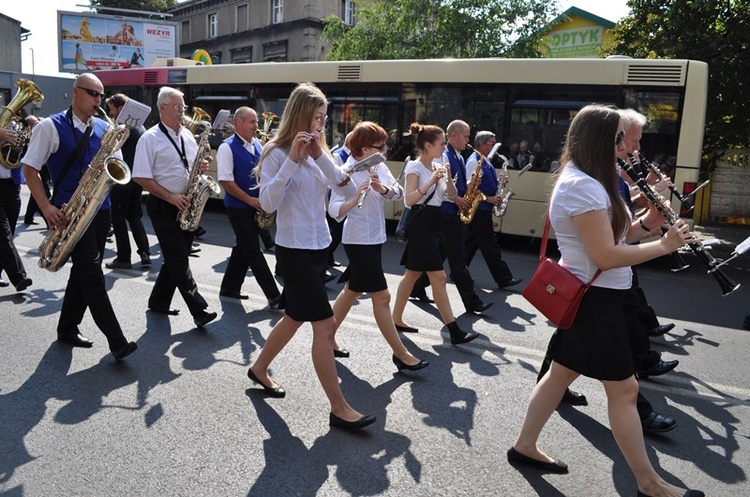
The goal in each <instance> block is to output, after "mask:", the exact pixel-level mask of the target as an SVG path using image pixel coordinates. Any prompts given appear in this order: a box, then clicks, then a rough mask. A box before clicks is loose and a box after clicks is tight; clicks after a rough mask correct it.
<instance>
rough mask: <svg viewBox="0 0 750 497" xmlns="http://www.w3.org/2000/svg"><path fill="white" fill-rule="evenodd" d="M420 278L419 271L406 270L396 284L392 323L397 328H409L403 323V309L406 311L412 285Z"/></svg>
mask: <svg viewBox="0 0 750 497" xmlns="http://www.w3.org/2000/svg"><path fill="white" fill-rule="evenodd" d="M420 276H422V272H421V271H412V270H410V269H407V270H406V271H405V272H404V277H403V278H401V282H400V283H399V284H398V290H397V291H396V302H394V303H393V322H394V323H395V324H397V325H399V326H406V327H408V326H409V325H408V324H406V323H404V309H406V302H407V301H408V300H409V295H411V290H412V288H414V283H416V282H417V280H418V279H419V277H420Z"/></svg>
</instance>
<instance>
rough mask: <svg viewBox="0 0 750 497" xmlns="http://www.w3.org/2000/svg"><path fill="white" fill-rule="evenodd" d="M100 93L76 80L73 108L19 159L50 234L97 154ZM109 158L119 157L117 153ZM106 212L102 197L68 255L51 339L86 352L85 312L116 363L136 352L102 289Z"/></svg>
mask: <svg viewBox="0 0 750 497" xmlns="http://www.w3.org/2000/svg"><path fill="white" fill-rule="evenodd" d="M103 91H104V86H102V83H101V81H99V78H97V77H96V76H94V75H93V74H81V75H79V76H78V78H76V80H75V82H74V83H73V89H72V93H73V103H72V105H71V106H70V107H69V108H68V110H67V111H62V112H58V113H57V114H54V115H52V116H50V117H49V118H48V119H44V120H42V121H41V122H40V123H39V124H37V125H36V127H35V128H34V132H33V133H32V135H31V141H30V142H29V148H28V150H27V152H26V155H25V156H24V157H23V159H22V162H23V164H24V175H25V176H26V183H27V185H28V186H29V190H30V191H31V194H32V195H33V196H34V199H35V200H36V202H37V204H39V208H40V209H41V210H42V214H43V215H44V219H45V220H46V221H47V224H48V226H49V227H50V228H55V227H63V226H65V225H66V224H67V223H68V219H66V217H65V215H64V214H63V213H62V211H61V210H60V209H61V208H62V205H63V204H65V203H67V202H68V201H69V200H70V199H71V197H72V196H73V193H74V192H75V190H76V188H77V187H78V183H79V181H80V180H81V177H82V176H83V174H84V172H85V171H86V169H87V168H88V165H89V164H90V163H91V160H92V159H93V158H94V156H95V155H96V153H97V152H98V151H99V149H100V148H101V142H102V136H103V135H104V133H105V131H106V130H107V127H108V125H107V123H106V122H104V121H102V120H101V119H96V118H94V116H95V115H96V113H97V110H98V109H99V106H100V105H101V102H102V97H103V96H104V94H103ZM114 155H116V156H119V157H122V155H121V154H120V153H119V151H118V152H117V153H116V154H114ZM45 164H47V168H48V169H49V173H50V177H51V178H52V181H53V183H54V185H55V186H54V190H53V195H52V199H47V196H46V195H45V192H44V186H43V185H42V178H41V176H40V174H39V171H40V170H41V169H42V166H44V165H45ZM109 208H110V201H109V197H107V198H106V199H105V200H104V202H103V203H102V205H101V206H100V208H99V211H98V212H97V214H96V216H95V217H94V219H93V221H92V222H91V224H90V225H89V227H88V229H86V231H85V233H84V234H83V235H82V236H81V239H80V241H79V242H78V243H77V244H76V246H75V248H74V249H73V251H72V253H71V260H72V261H73V265H72V267H71V268H70V278H69V279H68V285H67V287H66V288H65V296H64V297H63V303H62V309H61V310H60V319H59V321H58V324H57V339H58V341H60V342H63V343H66V344H68V345H71V346H73V347H85V348H88V347H91V346H92V345H93V343H92V341H91V340H89V339H88V338H86V336H84V335H83V334H82V333H81V331H80V330H79V328H78V326H79V325H80V324H81V321H82V320H83V315H84V313H85V312H86V309H87V308H88V309H89V311H90V312H91V317H93V318H94V322H95V323H96V325H97V327H99V329H100V330H101V331H102V333H104V335H105V336H106V337H107V341H108V342H109V349H110V351H111V352H112V355H113V356H114V357H115V359H117V360H121V359H123V358H124V357H125V356H127V355H129V354H131V353H132V352H134V351H135V350H136V349H137V348H138V346H137V344H136V343H135V342H129V341H128V340H127V339H126V338H125V336H124V335H123V333H122V328H121V327H120V323H119V322H118V321H117V317H116V316H115V312H114V310H113V309H112V303H111V302H110V300H109V297H108V296H107V289H106V287H105V286H104V273H103V272H102V255H103V254H104V246H105V244H106V238H107V231H109V224H110V217H109Z"/></svg>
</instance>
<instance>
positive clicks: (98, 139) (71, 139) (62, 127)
mask: <svg viewBox="0 0 750 497" xmlns="http://www.w3.org/2000/svg"><path fill="white" fill-rule="evenodd" d="M50 119H51V120H52V122H53V123H54V125H55V128H56V129H57V134H58V136H59V137H60V145H59V146H58V147H57V152H55V153H54V154H52V155H50V157H49V159H48V160H47V168H48V169H49V175H50V178H52V182H53V184H57V177H58V176H59V175H60V173H61V172H62V168H63V166H65V163H66V162H68V158H70V156H71V155H72V154H73V152H75V149H76V144H77V143H78V142H80V141H81V140H82V139H83V133H82V132H81V131H78V130H77V129H74V128H73V124H72V123H71V122H70V119H68V117H67V116H66V114H65V112H64V111H63V112H58V113H57V114H54V115H52V116H50ZM106 130H107V123H105V122H104V121H102V120H101V119H94V129H93V130H92V131H91V137H90V138H89V142H88V144H87V145H86V146H85V147H84V148H83V150H82V151H81V154H80V156H79V157H78V159H77V160H76V161H75V162H73V165H72V166H70V169H68V172H67V173H66V174H65V177H64V178H62V180H60V182H59V184H58V187H57V189H56V190H55V192H54V198H53V201H54V204H55V205H57V206H60V205H62V204H65V203H67V202H69V201H70V198H71V197H72V196H73V193H74V192H75V190H76V188H78V183H79V182H80V180H81V177H82V176H83V173H84V172H85V171H86V169H87V168H88V165H89V164H90V163H91V160H92V159H93V158H94V156H95V155H96V152H98V151H99V148H100V147H101V143H102V136H103V135H104V132H105V131H106ZM74 133H75V134H74ZM109 207H110V202H109V195H107V197H106V198H105V199H104V202H102V205H101V207H100V208H99V210H102V211H106V210H108V209H109Z"/></svg>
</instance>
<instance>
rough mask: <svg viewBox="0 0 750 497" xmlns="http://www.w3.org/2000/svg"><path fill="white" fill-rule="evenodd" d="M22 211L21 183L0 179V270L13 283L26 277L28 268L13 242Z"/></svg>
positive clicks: (9, 179)
mask: <svg viewBox="0 0 750 497" xmlns="http://www.w3.org/2000/svg"><path fill="white" fill-rule="evenodd" d="M0 167H2V166H0ZM20 212H21V185H16V184H15V183H14V182H13V180H12V179H11V178H7V179H0V270H1V271H5V274H7V275H8V279H9V280H10V282H11V283H13V285H17V284H18V283H20V282H21V281H22V280H24V279H25V278H26V268H24V266H23V261H22V260H21V256H19V255H18V250H16V244H15V243H14V242H13V236H14V235H15V232H16V222H18V214H19V213H20Z"/></svg>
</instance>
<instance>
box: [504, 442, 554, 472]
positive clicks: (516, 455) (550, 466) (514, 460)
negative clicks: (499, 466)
mask: <svg viewBox="0 0 750 497" xmlns="http://www.w3.org/2000/svg"><path fill="white" fill-rule="evenodd" d="M508 462H509V463H511V464H518V465H519V466H527V467H529V468H535V469H541V470H542V471H547V472H548V473H560V474H564V473H567V472H568V465H567V464H565V463H564V462H562V461H559V460H554V461H552V462H544V461H538V460H536V459H532V458H530V457H528V456H525V455H523V454H521V453H520V452H518V451H517V450H516V449H514V448H513V447H511V448H510V449H509V450H508Z"/></svg>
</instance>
